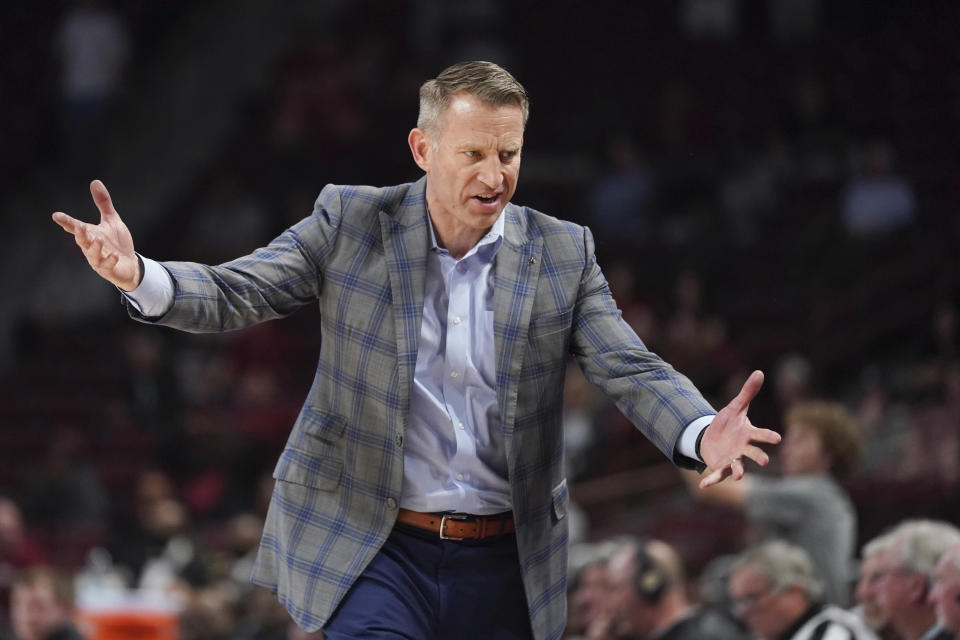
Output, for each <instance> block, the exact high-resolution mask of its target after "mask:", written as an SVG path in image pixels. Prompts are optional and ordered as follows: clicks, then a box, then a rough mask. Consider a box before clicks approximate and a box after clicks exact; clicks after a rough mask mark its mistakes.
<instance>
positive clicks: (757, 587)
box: [730, 565, 795, 640]
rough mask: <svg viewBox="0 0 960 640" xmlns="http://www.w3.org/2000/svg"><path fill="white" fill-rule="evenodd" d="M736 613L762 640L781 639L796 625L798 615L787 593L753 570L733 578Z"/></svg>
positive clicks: (737, 572)
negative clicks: (792, 625) (788, 628)
mask: <svg viewBox="0 0 960 640" xmlns="http://www.w3.org/2000/svg"><path fill="white" fill-rule="evenodd" d="M730 597H731V600H732V602H733V613H734V614H735V615H736V616H737V617H738V618H740V619H741V620H742V621H743V622H744V624H746V625H747V627H748V628H749V629H750V633H752V634H753V635H754V636H756V637H757V638H759V639H760V640H774V639H775V638H779V637H780V634H781V633H783V632H784V631H785V630H786V629H787V627H789V626H790V625H791V624H793V622H794V619H795V616H794V613H793V610H792V608H788V604H789V603H788V601H787V599H786V598H785V597H784V592H782V591H777V590H776V589H775V588H774V585H773V582H771V581H770V579H769V578H767V577H766V576H765V575H763V574H762V573H760V572H759V571H758V570H757V569H755V568H754V567H751V566H749V565H747V566H745V567H741V568H740V569H738V570H736V571H734V572H733V574H732V575H731V576H730Z"/></svg>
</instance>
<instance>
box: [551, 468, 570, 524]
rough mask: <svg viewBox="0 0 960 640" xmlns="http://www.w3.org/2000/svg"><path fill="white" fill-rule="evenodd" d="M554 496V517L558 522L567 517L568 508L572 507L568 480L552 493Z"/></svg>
mask: <svg viewBox="0 0 960 640" xmlns="http://www.w3.org/2000/svg"><path fill="white" fill-rule="evenodd" d="M550 493H551V494H552V496H553V517H554V518H556V519H557V520H558V521H560V520H563V519H564V518H565V517H566V516H567V507H568V506H569V505H570V491H569V490H568V489H567V479H566V478H564V479H563V480H561V481H560V484H558V485H557V486H555V487H554V488H553V489H552V490H551V492H550Z"/></svg>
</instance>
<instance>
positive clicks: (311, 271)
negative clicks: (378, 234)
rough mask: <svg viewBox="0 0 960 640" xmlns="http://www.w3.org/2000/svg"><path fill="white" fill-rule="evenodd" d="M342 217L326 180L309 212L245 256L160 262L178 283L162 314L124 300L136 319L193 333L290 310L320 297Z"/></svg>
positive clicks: (337, 195)
mask: <svg viewBox="0 0 960 640" xmlns="http://www.w3.org/2000/svg"><path fill="white" fill-rule="evenodd" d="M341 221H342V205H341V199H340V192H339V190H338V189H337V188H336V187H335V186H333V185H327V186H326V187H325V188H324V189H323V191H322V192H321V193H320V196H319V197H318V198H317V201H316V204H315V205H314V210H313V213H312V214H311V215H310V216H308V217H307V218H304V219H303V220H301V221H300V222H298V223H297V224H295V225H293V226H292V227H290V228H289V229H287V230H286V231H284V232H283V233H282V234H280V235H279V236H278V237H277V238H275V239H274V240H273V241H272V242H270V244H268V245H267V246H265V247H261V248H259V249H256V250H255V251H254V252H253V253H251V254H249V255H247V256H244V257H242V258H237V259H236V260H232V261H230V262H226V263H224V264H221V265H218V266H209V265H204V264H199V263H196V262H162V263H161V264H162V266H163V267H164V268H165V269H166V270H167V271H168V272H169V273H170V275H171V276H172V277H173V283H174V300H173V305H172V306H171V308H170V309H169V310H168V311H167V312H166V313H165V314H163V315H162V316H160V317H157V318H146V317H144V316H143V315H141V314H140V313H139V312H138V311H137V310H136V308H135V307H134V306H133V305H132V304H130V302H129V301H128V300H126V298H124V301H123V302H124V304H125V305H126V307H127V312H128V313H129V314H130V316H131V317H133V318H134V319H136V320H139V321H141V322H148V323H153V324H161V325H164V326H169V327H173V328H176V329H181V330H184V331H190V332H194V333H207V332H219V331H231V330H234V329H242V328H244V327H248V326H250V325H253V324H256V323H258V322H264V321H266V320H273V319H275V318H281V317H284V316H287V315H289V314H291V313H293V311H295V310H296V309H297V308H299V307H300V306H302V305H304V304H308V303H310V302H313V301H316V300H318V299H319V297H320V295H321V293H322V291H323V280H324V264H325V262H326V260H327V258H328V257H329V255H330V253H331V251H332V250H333V248H334V245H335V243H336V239H337V234H338V232H339V228H340V223H341Z"/></svg>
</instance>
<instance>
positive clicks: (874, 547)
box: [860, 532, 894, 560]
mask: <svg viewBox="0 0 960 640" xmlns="http://www.w3.org/2000/svg"><path fill="white" fill-rule="evenodd" d="M893 542H894V541H893V535H892V533H891V532H887V533H883V534H881V535H879V536H877V537H876V538H873V539H872V540H870V541H869V542H867V544H865V545H863V549H862V550H861V552H860V556H861V557H862V558H863V559H864V560H866V559H867V558H870V557H872V556H876V555H880V554H881V553H884V552H885V551H887V550H888V549H890V547H892V546H893Z"/></svg>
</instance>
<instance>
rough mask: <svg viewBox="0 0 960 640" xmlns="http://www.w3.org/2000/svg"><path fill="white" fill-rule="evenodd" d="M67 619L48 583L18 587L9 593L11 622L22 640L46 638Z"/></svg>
mask: <svg viewBox="0 0 960 640" xmlns="http://www.w3.org/2000/svg"><path fill="white" fill-rule="evenodd" d="M66 618H67V613H66V612H65V611H64V609H63V607H62V606H60V604H59V603H58V602H57V599H56V597H55V596H54V593H53V588H52V587H51V586H50V585H48V584H43V583H40V584H21V585H17V586H15V587H14V588H13V592H12V593H11V594H10V622H11V624H12V626H13V630H14V632H15V633H16V634H17V638H19V639H20V640H40V639H41V638H45V637H46V636H47V635H48V634H49V633H50V632H51V631H53V630H54V629H55V628H56V627H58V626H60V625H61V624H63V623H64V622H65V620H66Z"/></svg>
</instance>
